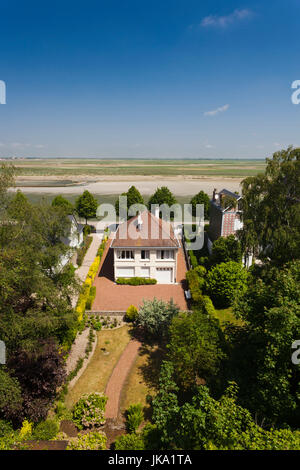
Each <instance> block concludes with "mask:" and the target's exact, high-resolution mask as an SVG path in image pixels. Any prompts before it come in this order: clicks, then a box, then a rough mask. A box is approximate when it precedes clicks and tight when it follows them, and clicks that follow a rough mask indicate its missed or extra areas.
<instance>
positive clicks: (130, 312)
mask: <svg viewBox="0 0 300 470" xmlns="http://www.w3.org/2000/svg"><path fill="white" fill-rule="evenodd" d="M138 314H139V312H138V309H137V308H136V307H135V306H134V305H130V307H128V309H127V311H126V315H125V320H126V321H128V322H134V321H135V320H136V319H137V317H138Z"/></svg>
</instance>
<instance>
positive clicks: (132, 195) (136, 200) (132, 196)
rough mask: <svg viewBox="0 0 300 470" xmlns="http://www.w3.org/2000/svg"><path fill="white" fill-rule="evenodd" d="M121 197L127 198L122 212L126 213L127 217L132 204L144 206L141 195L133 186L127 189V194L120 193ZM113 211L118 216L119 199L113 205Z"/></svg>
mask: <svg viewBox="0 0 300 470" xmlns="http://www.w3.org/2000/svg"><path fill="white" fill-rule="evenodd" d="M121 196H126V197H127V205H126V207H123V210H124V212H126V214H127V216H128V210H129V208H130V207H131V206H133V205H134V204H141V205H144V204H145V203H144V199H143V197H142V195H141V193H140V192H139V190H138V189H137V188H136V187H135V186H131V187H130V188H129V189H128V191H127V193H122V194H121ZM115 209H116V213H117V215H120V207H119V199H117V201H116V203H115Z"/></svg>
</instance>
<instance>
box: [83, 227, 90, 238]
mask: <svg viewBox="0 0 300 470" xmlns="http://www.w3.org/2000/svg"><path fill="white" fill-rule="evenodd" d="M91 231H92V228H91V226H90V225H85V226H84V227H83V235H84V236H86V235H89V234H90V233H91Z"/></svg>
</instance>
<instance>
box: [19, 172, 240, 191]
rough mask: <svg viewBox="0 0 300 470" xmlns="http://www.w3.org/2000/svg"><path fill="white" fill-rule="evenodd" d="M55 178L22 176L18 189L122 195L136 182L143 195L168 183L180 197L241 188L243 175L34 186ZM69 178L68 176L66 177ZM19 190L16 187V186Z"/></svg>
mask: <svg viewBox="0 0 300 470" xmlns="http://www.w3.org/2000/svg"><path fill="white" fill-rule="evenodd" d="M43 179H44V180H45V179H47V181H53V182H54V181H55V183H56V184H57V183H58V181H59V180H60V178H53V177H52V178H51V177H50V178H41V177H26V178H22V179H21V178H18V184H19V185H20V186H18V188H17V189H20V190H21V191H23V192H24V193H36V194H47V193H51V194H65V195H67V194H81V193H82V192H83V191H84V190H86V189H87V190H88V191H90V192H91V193H92V194H95V195H101V194H102V195H105V194H121V193H123V192H125V191H127V190H128V188H130V186H132V185H134V186H136V187H137V189H138V190H139V191H140V192H141V194H145V195H150V194H153V193H154V191H155V190H156V188H157V187H161V186H168V188H169V189H170V190H171V191H172V192H173V193H174V194H175V195H177V196H190V195H194V194H196V193H198V192H199V191H201V190H203V191H205V192H206V193H208V194H210V195H211V194H212V192H213V189H214V188H217V189H218V190H221V189H223V188H226V189H229V190H231V191H239V190H240V182H241V181H242V178H226V177H219V178H218V177H211V178H210V177H201V178H192V177H188V178H184V177H174V178H172V177H167V178H161V177H160V178H153V177H151V178H149V177H147V176H145V177H143V176H137V177H130V178H129V177H128V176H124V175H123V176H122V175H120V176H117V177H116V176H106V177H104V178H101V180H98V181H95V178H93V179H92V178H91V177H89V178H88V177H83V178H78V180H77V184H76V183H75V184H74V185H69V186H63V185H62V186H39V187H37V186H34V184H37V183H38V182H43ZM64 179H65V178H64ZM22 181H24V182H25V181H26V186H22ZM29 181H32V184H33V186H29V185H28V182H29ZM15 190H16V189H15Z"/></svg>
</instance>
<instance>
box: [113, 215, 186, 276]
mask: <svg viewBox="0 0 300 470" xmlns="http://www.w3.org/2000/svg"><path fill="white" fill-rule="evenodd" d="M111 247H112V248H113V251H114V276H115V280H116V279H117V278H119V277H123V278H131V277H144V278H151V279H156V280H157V283H158V284H175V283H176V282H177V279H176V273H177V257H178V249H179V247H180V242H179V239H177V237H176V236H175V233H174V230H173V227H172V225H171V223H167V222H165V221H162V220H161V219H160V218H159V217H157V216H154V215H153V214H151V213H150V212H148V211H144V212H143V213H142V214H140V215H139V216H136V217H133V218H132V219H130V220H129V221H128V222H125V223H124V224H122V225H121V226H119V228H118V230H117V232H116V235H115V238H114V240H113V242H112V245H111Z"/></svg>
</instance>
